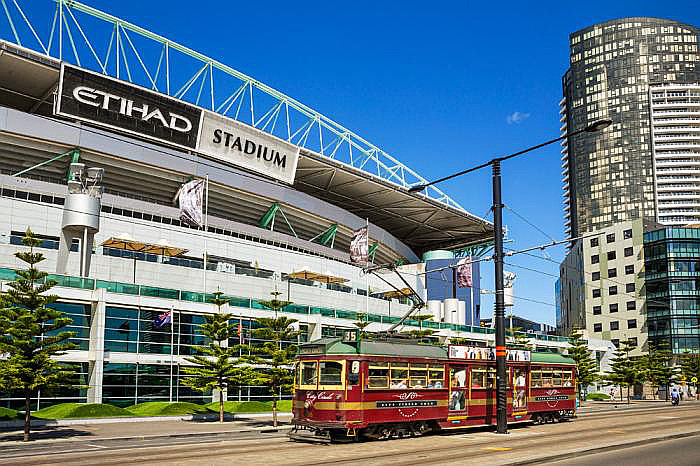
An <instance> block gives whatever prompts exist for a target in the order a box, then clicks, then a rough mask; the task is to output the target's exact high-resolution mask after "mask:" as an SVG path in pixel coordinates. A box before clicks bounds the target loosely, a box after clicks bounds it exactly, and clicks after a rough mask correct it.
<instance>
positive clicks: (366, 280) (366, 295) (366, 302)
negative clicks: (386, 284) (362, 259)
mask: <svg viewBox="0 0 700 466" xmlns="http://www.w3.org/2000/svg"><path fill="white" fill-rule="evenodd" d="M365 226H366V227H367V265H369V218H365ZM365 291H367V293H366V294H365V315H367V316H369V274H368V273H366V274H365Z"/></svg>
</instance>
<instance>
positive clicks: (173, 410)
mask: <svg viewBox="0 0 700 466" xmlns="http://www.w3.org/2000/svg"><path fill="white" fill-rule="evenodd" d="M126 410H127V411H129V412H130V413H132V414H133V415H135V416H182V415H186V414H204V413H209V412H210V411H209V410H208V409H207V407H205V406H202V405H198V404H194V403H188V402H183V401H181V402H177V403H170V402H168V401H147V402H145V403H139V404H137V405H134V406H129V407H128V408H126Z"/></svg>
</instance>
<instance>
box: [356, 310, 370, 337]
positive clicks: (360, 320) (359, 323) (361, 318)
mask: <svg viewBox="0 0 700 466" xmlns="http://www.w3.org/2000/svg"><path fill="white" fill-rule="evenodd" d="M354 323H355V327H357V331H358V332H360V335H359V337H360V339H361V340H365V339H368V338H369V337H370V333H369V332H365V328H367V327H368V326H369V324H370V323H371V322H370V321H369V318H368V316H367V314H364V313H362V314H360V313H358V314H357V320H356V321H355V322H354Z"/></svg>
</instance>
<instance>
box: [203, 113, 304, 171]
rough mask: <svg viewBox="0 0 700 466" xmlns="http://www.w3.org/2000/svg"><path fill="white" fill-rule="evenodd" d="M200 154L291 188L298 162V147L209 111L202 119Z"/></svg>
mask: <svg viewBox="0 0 700 466" xmlns="http://www.w3.org/2000/svg"><path fill="white" fill-rule="evenodd" d="M197 151H198V152H200V153H202V154H204V155H208V156H209V157H212V158H215V159H217V160H221V161H224V162H228V163H231V164H233V165H237V166H239V167H242V168H245V169H247V170H250V171H252V172H255V173H260V174H261V175H265V176H269V177H270V178H275V179H277V180H280V181H284V182H285V183H289V184H292V183H294V175H295V173H296V170H297V162H298V161H299V148H298V147H297V146H295V145H293V144H289V143H288V142H286V141H283V140H282V139H279V138H277V137H275V136H272V135H270V134H267V133H264V132H262V131H260V130H258V129H255V128H253V127H251V126H249V125H246V124H245V123H241V122H239V121H235V120H232V119H230V118H226V117H223V116H221V115H218V114H216V113H212V112H209V111H205V112H204V116H203V118H202V128H201V134H200V136H199V146H198V147H197Z"/></svg>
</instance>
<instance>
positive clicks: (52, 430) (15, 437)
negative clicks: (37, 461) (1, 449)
mask: <svg viewBox="0 0 700 466" xmlns="http://www.w3.org/2000/svg"><path fill="white" fill-rule="evenodd" d="M93 435H94V434H93V433H92V432H89V431H87V430H80V429H76V428H74V427H56V426H41V427H33V428H32V432H31V440H48V439H67V438H78V437H90V436H93ZM23 438H24V433H23V432H18V431H17V430H16V429H12V431H11V432H7V430H5V433H3V431H2V430H0V445H1V444H2V442H14V441H21V440H22V439H23Z"/></svg>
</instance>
